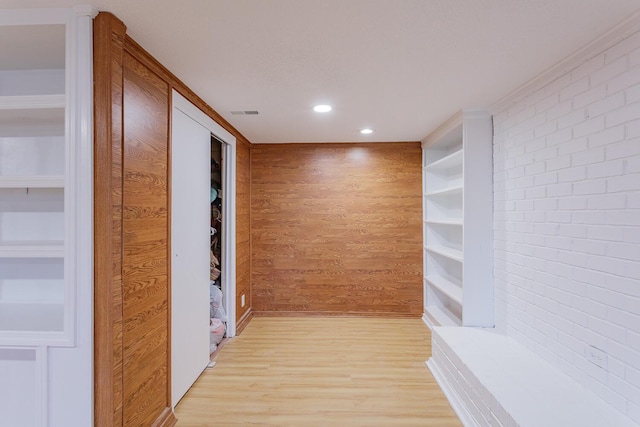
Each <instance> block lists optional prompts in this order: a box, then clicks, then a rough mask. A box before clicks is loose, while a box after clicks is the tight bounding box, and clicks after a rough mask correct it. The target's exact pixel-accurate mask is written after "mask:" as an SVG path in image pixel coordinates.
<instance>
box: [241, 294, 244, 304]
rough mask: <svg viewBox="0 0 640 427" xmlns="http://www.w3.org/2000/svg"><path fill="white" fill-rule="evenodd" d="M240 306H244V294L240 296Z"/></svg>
mask: <svg viewBox="0 0 640 427" xmlns="http://www.w3.org/2000/svg"><path fill="white" fill-rule="evenodd" d="M240 307H244V294H242V295H241V296H240Z"/></svg>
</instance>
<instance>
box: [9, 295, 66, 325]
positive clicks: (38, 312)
mask: <svg viewBox="0 0 640 427" xmlns="http://www.w3.org/2000/svg"><path fill="white" fill-rule="evenodd" d="M63 329H64V304H61V303H56V302H46V301H43V302H38V301H26V302H0V330H2V331H6V332H36V331H37V332H62V331H63Z"/></svg>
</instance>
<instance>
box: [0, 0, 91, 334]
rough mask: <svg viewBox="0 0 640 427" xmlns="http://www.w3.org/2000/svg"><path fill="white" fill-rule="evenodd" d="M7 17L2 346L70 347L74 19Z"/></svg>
mask: <svg viewBox="0 0 640 427" xmlns="http://www.w3.org/2000/svg"><path fill="white" fill-rule="evenodd" d="M4 13H8V12H4ZM11 14H12V15H13V16H14V19H13V20H12V22H11V24H10V25H6V24H5V25H3V24H2V23H0V39H1V40H6V41H7V42H8V43H10V44H8V45H6V46H5V45H4V44H3V45H2V52H3V60H2V63H0V345H5V346H15V345H28V346H29V345H38V346H43V345H56V346H71V345H73V343H74V326H75V322H74V309H75V305H74V296H75V280H74V274H73V268H74V267H75V259H74V258H75V242H74V238H75V232H74V229H73V228H74V227H75V225H74V223H76V221H75V218H76V212H75V210H74V208H73V206H74V202H75V201H74V197H75V196H76V193H77V191H76V185H77V183H76V176H77V173H78V169H77V167H76V164H74V162H75V160H74V159H75V158H76V156H77V149H76V143H77V142H76V134H75V133H73V131H74V129H73V128H72V125H73V123H74V120H75V116H74V112H76V111H77V106H76V105H75V103H74V102H73V101H74V99H73V95H74V93H75V90H74V88H75V82H73V81H72V78H73V76H74V75H75V71H76V70H75V69H74V68H73V61H75V58H74V55H73V52H72V49H70V46H71V45H69V40H70V39H69V37H70V35H71V32H70V27H69V22H70V19H73V18H72V15H73V13H72V11H71V10H58V9H55V10H54V9H51V10H48V11H43V12H38V11H35V12H30V11H26V10H21V11H13V12H11ZM47 15H49V16H47ZM3 16H4V15H3ZM70 67H71V68H70ZM87 142H89V141H87Z"/></svg>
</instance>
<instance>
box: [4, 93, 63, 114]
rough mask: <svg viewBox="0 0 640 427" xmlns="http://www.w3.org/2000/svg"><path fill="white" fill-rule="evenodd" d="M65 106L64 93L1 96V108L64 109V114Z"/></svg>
mask: <svg viewBox="0 0 640 427" xmlns="http://www.w3.org/2000/svg"><path fill="white" fill-rule="evenodd" d="M64 107H65V95H64V94H61V95H17V96H0V110H46V109H63V114H64ZM0 114H3V113H0Z"/></svg>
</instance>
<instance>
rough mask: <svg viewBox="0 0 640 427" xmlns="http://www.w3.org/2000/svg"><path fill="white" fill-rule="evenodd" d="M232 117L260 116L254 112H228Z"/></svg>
mask: <svg viewBox="0 0 640 427" xmlns="http://www.w3.org/2000/svg"><path fill="white" fill-rule="evenodd" d="M229 112H230V113H231V115H232V116H257V115H258V114H260V113H259V112H257V111H256V110H238V111H229Z"/></svg>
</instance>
